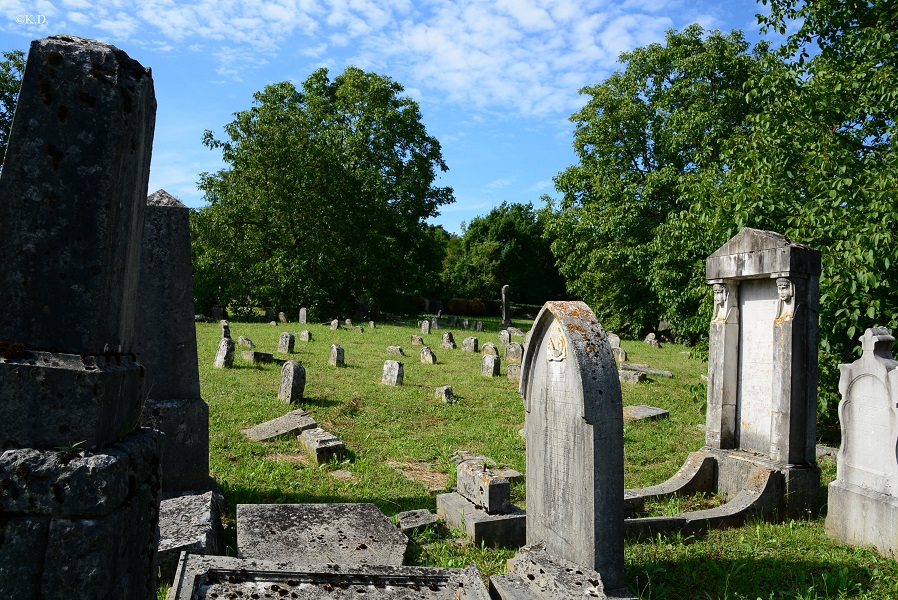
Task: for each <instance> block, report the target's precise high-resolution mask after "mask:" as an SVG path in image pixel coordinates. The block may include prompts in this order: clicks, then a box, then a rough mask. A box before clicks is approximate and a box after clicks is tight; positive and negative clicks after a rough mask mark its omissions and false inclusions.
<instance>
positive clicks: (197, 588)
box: [168, 554, 490, 600]
mask: <svg viewBox="0 0 898 600" xmlns="http://www.w3.org/2000/svg"><path fill="white" fill-rule="evenodd" d="M412 594H413V595H412ZM253 595H256V596H257V597H263V598H297V599H299V600H337V599H341V600H345V599H346V598H349V597H350V595H351V596H352V597H364V598H368V600H402V599H406V600H408V599H410V598H421V599H423V600H490V596H489V594H488V593H487V591H486V587H485V586H484V585H483V580H482V579H481V576H480V571H478V570H477V567H474V566H470V567H466V568H464V569H439V568H433V567H401V566H390V565H345V564H344V565H317V566H305V565H296V564H293V563H289V562H274V561H267V560H257V559H241V558H234V557H231V556H196V555H192V554H184V555H183V556H182V557H181V559H180V561H179V562H178V573H177V576H176V578H175V584H174V586H173V587H172V588H171V591H170V592H169V595H168V599H169V600H207V599H211V598H251V597H253Z"/></svg>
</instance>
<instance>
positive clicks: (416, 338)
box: [410, 334, 424, 346]
mask: <svg viewBox="0 0 898 600" xmlns="http://www.w3.org/2000/svg"><path fill="white" fill-rule="evenodd" d="M410 341H411V344H412V346H423V345H424V338H422V337H421V336H420V335H415V334H412V337H411V340H410Z"/></svg>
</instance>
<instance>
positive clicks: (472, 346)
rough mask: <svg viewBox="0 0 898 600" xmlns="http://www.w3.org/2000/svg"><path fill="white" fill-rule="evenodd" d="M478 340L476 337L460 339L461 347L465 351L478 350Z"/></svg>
mask: <svg viewBox="0 0 898 600" xmlns="http://www.w3.org/2000/svg"><path fill="white" fill-rule="evenodd" d="M479 344H480V342H479V340H478V339H477V338H476V337H466V338H465V339H463V340H462V341H461V348H462V350H464V351H465V352H479V350H480V347H479Z"/></svg>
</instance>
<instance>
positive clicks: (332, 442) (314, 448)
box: [299, 427, 346, 465]
mask: <svg viewBox="0 0 898 600" xmlns="http://www.w3.org/2000/svg"><path fill="white" fill-rule="evenodd" d="M299 439H300V440H301V441H302V445H303V446H304V447H305V449H306V452H308V453H309V456H311V457H312V460H314V461H315V462H316V463H317V464H319V465H321V464H324V463H328V462H330V461H331V460H333V459H335V458H342V457H343V454H345V452H346V444H344V443H343V440H341V439H340V438H338V437H337V436H335V435H334V434H332V433H330V432H329V431H325V430H324V429H321V428H320V427H315V428H312V429H305V430H303V431H302V432H300V434H299Z"/></svg>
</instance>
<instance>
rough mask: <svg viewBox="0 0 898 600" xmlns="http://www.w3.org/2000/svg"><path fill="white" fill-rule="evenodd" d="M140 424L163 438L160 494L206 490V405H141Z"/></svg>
mask: <svg viewBox="0 0 898 600" xmlns="http://www.w3.org/2000/svg"><path fill="white" fill-rule="evenodd" d="M140 424H141V425H142V426H144V427H150V428H152V429H156V430H159V431H161V432H163V433H164V434H165V438H164V442H163V453H162V473H163V492H164V493H167V492H169V491H184V490H208V489H211V486H213V485H214V481H213V480H212V478H211V477H209V405H208V404H206V402H205V401H204V400H203V399H202V398H186V399H168V400H155V399H153V398H150V399H148V400H147V401H146V403H144V405H143V412H142V413H141V416H140Z"/></svg>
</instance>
